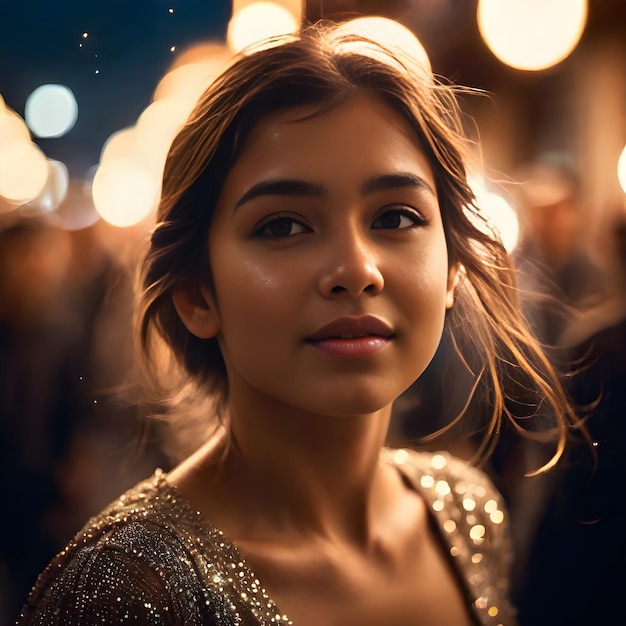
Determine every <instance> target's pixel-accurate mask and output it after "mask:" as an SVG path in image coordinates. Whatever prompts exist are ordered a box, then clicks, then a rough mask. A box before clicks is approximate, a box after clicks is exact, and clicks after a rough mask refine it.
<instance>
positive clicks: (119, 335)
mask: <svg viewBox="0 0 626 626" xmlns="http://www.w3.org/2000/svg"><path fill="white" fill-rule="evenodd" d="M5 220H6V222H7V223H6V225H3V226H2V228H1V229H0V463H1V467H0V472H1V475H2V487H3V494H4V500H5V507H4V513H3V515H2V516H1V519H2V527H1V529H0V580H1V583H2V584H1V585H0V589H1V590H2V591H1V592H0V595H1V596H2V598H1V600H0V623H2V624H4V623H10V622H13V621H14V619H15V614H16V611H18V610H19V606H20V605H21V603H22V601H23V597H24V593H27V592H28V590H29V589H30V587H31V586H32V584H33V581H34V579H35V577H36V575H37V573H38V572H39V571H40V570H41V568H42V567H43V566H44V565H45V563H46V562H47V561H49V560H50V558H51V557H52V556H53V555H54V554H55V553H56V552H58V550H59V549H60V548H61V547H62V546H63V545H64V544H65V543H66V542H67V540H68V539H69V537H70V536H71V535H72V534H73V532H74V531H75V528H76V526H77V525H79V524H80V523H81V522H82V520H84V519H85V517H86V516H88V515H92V514H94V513H95V512H96V511H97V510H99V509H100V508H101V507H102V506H103V505H104V504H105V503H106V502H108V501H109V500H110V499H111V498H112V497H113V495H114V494H115V493H117V492H118V491H119V489H120V487H121V486H123V485H128V484H129V482H134V477H135V474H133V471H134V470H135V469H136V466H134V465H133V463H132V462H129V463H127V464H126V465H125V466H124V471H122V470H120V466H123V459H125V458H129V459H130V458H131V457H132V455H133V451H132V450H133V443H132V442H133V439H134V437H135V434H136V422H135V421H134V418H135V417H136V416H135V415H134V413H133V409H132V406H131V405H129V404H128V403H126V404H125V403H123V402H121V401H120V400H119V397H118V396H117V395H116V394H114V393H109V392H110V391H111V390H113V389H114V388H115V386H116V385H119V384H120V383H121V382H122V381H124V380H126V378H127V374H128V366H129V363H128V359H129V355H130V353H129V351H128V346H129V344H130V321H129V320H130V312H129V307H131V306H132V305H131V299H130V289H129V282H128V279H127V278H125V273H124V271H123V270H122V268H121V267H119V266H117V265H116V264H115V263H113V261H112V257H111V256H110V254H109V253H108V252H107V251H106V250H105V249H104V248H103V246H102V244H101V242H100V241H99V237H98V234H97V228H90V229H85V230H82V231H76V232H69V231H66V230H63V229H61V228H59V227H57V226H55V225H53V224H52V223H50V222H49V221H48V220H47V219H46V218H45V217H17V218H15V217H14V216H5ZM139 465H140V464H139ZM126 472H127V473H128V474H129V475H128V476H127V475H126Z"/></svg>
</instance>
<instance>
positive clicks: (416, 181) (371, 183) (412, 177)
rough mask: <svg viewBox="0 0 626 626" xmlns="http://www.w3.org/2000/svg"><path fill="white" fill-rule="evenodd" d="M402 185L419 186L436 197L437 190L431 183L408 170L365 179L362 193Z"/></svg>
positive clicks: (365, 193)
mask: <svg viewBox="0 0 626 626" xmlns="http://www.w3.org/2000/svg"><path fill="white" fill-rule="evenodd" d="M402 187H417V188H419V189H424V190H425V191H428V192H430V193H431V194H432V195H433V196H435V197H436V195H437V194H436V193H435V190H434V189H433V188H432V187H431V186H430V184H429V183H428V182H427V181H426V180H425V179H424V178H422V177H421V176H418V175H417V174H411V173H407V172H400V173H395V174H383V175H382V176H375V177H373V178H370V179H369V180H367V181H365V183H363V185H362V187H361V193H362V194H363V195H367V194H370V193H375V192H377V191H387V190H389V189H400V188H402Z"/></svg>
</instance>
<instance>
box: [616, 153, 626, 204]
mask: <svg viewBox="0 0 626 626" xmlns="http://www.w3.org/2000/svg"><path fill="white" fill-rule="evenodd" d="M617 178H618V179H619V184H620V185H621V187H622V191H623V192H624V193H626V146H624V149H623V150H622V153H621V154H620V155H619V159H618V160H617Z"/></svg>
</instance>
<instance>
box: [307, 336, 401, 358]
mask: <svg viewBox="0 0 626 626" xmlns="http://www.w3.org/2000/svg"><path fill="white" fill-rule="evenodd" d="M390 342H391V338H390V337H379V336H376V335H367V336H365V337H352V338H346V337H332V338H331V337H329V338H328V339H316V340H311V341H309V343H310V344H311V345H312V346H314V347H315V348H318V349H319V350H321V351H322V352H325V353H326V354H329V355H331V356H336V357H342V358H346V359H362V358H365V357H368V356H372V355H374V354H376V353H377V352H380V351H381V350H382V349H383V348H385V347H386V346H387V345H388V344H389V343H390Z"/></svg>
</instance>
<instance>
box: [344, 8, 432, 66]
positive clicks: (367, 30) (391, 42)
mask: <svg viewBox="0 0 626 626" xmlns="http://www.w3.org/2000/svg"><path fill="white" fill-rule="evenodd" d="M346 33H348V34H350V33H354V34H355V35H360V36H362V37H365V38H370V39H372V40H374V41H377V42H380V43H382V44H383V45H384V46H385V47H387V48H389V49H390V50H394V51H395V52H396V53H399V54H400V55H401V57H402V58H403V60H405V61H408V62H410V64H411V66H412V67H413V68H414V69H415V68H417V69H418V70H420V71H422V70H423V71H424V74H425V76H426V77H428V78H430V76H431V72H432V68H431V63H430V59H429V57H428V53H427V52H426V49H425V48H424V46H423V45H422V43H421V42H420V40H419V39H418V38H417V37H416V36H415V33H413V32H412V31H411V30H410V29H408V28H407V27H406V26H403V25H402V24H400V23H399V22H397V21H395V20H390V19H388V18H384V17H375V16H367V17H361V18H357V19H355V20H351V21H349V22H345V23H344V24H342V25H341V26H340V27H339V28H338V29H337V36H339V37H341V36H343V35H344V34H346ZM341 46H342V48H343V49H345V50H348V49H351V48H352V47H356V48H357V49H356V50H355V51H356V52H359V53H360V54H365V55H370V56H372V57H373V58H381V52H380V50H379V48H378V47H376V46H371V45H368V44H367V43H364V42H361V41H360V42H342V44H341ZM381 60H382V61H383V62H386V63H389V62H390V60H391V59H390V57H389V56H387V55H384V56H382V58H381Z"/></svg>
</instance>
